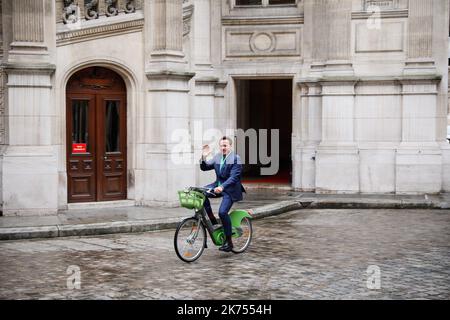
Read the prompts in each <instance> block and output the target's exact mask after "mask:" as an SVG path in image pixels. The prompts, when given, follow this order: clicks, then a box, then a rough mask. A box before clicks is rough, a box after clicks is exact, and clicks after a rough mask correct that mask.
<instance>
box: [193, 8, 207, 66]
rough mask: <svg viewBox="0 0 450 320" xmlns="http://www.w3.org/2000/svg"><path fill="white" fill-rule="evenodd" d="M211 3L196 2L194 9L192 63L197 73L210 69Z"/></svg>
mask: <svg viewBox="0 0 450 320" xmlns="http://www.w3.org/2000/svg"><path fill="white" fill-rule="evenodd" d="M210 18H211V1H210V0H197V1H195V9H194V34H193V35H194V48H195V50H194V61H195V68H196V69H197V70H199V71H203V72H208V71H212V68H211V20H210Z"/></svg>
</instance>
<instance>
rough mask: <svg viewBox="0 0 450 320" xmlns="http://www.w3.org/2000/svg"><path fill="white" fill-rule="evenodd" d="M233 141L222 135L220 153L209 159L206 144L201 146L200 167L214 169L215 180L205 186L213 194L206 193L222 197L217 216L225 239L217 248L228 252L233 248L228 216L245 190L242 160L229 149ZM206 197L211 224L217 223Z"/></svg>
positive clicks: (206, 169) (210, 196) (206, 208)
mask: <svg viewBox="0 0 450 320" xmlns="http://www.w3.org/2000/svg"><path fill="white" fill-rule="evenodd" d="M232 143H233V141H232V140H231V138H229V137H223V138H222V139H221V140H220V141H219V146H220V151H221V152H220V153H218V154H216V155H215V156H214V157H213V158H212V159H211V160H209V161H208V160H206V157H207V156H208V155H209V154H211V150H210V148H209V146H208V145H204V146H203V151H202V159H201V161H200V169H201V170H202V171H209V170H215V172H216V181H215V182H214V183H212V184H209V185H207V186H206V188H208V189H214V193H215V195H208V198H216V197H223V199H222V203H221V204H220V207H219V217H220V220H221V221H222V225H223V228H224V232H225V237H226V241H225V243H224V245H223V246H221V247H220V248H219V250H221V251H224V252H230V251H231V250H232V249H233V242H232V240H231V235H232V232H231V229H232V228H231V220H230V217H229V216H228V211H230V209H231V207H232V206H233V203H234V202H238V201H241V200H242V199H243V197H242V192H245V189H244V187H243V186H242V184H241V173H242V162H241V158H240V157H239V155H237V154H235V153H234V152H233V151H232V150H231V145H232ZM208 198H206V200H205V203H204V207H205V210H206V212H207V214H208V217H209V219H210V220H211V223H212V224H217V220H216V218H215V217H214V214H213V212H212V208H211V203H210V202H209V199H208Z"/></svg>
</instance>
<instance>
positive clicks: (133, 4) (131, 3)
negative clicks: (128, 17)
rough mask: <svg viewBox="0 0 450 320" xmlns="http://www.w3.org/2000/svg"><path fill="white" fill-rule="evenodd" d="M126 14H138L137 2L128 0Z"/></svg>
mask: <svg viewBox="0 0 450 320" xmlns="http://www.w3.org/2000/svg"><path fill="white" fill-rule="evenodd" d="M124 11H125V13H133V12H136V2H135V0H127V2H126V3H125V7H124Z"/></svg>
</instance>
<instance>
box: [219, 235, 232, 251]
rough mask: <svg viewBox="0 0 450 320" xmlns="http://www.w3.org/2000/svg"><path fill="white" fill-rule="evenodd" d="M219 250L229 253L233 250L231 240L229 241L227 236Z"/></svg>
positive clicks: (229, 237)
mask: <svg viewBox="0 0 450 320" xmlns="http://www.w3.org/2000/svg"><path fill="white" fill-rule="evenodd" d="M219 250H220V251H223V252H230V251H231V250H233V240H231V236H227V239H226V240H225V243H224V244H223V246H221V247H220V248H219Z"/></svg>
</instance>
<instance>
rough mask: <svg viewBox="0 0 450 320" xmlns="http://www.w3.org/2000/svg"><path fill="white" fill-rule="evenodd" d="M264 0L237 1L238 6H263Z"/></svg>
mask: <svg viewBox="0 0 450 320" xmlns="http://www.w3.org/2000/svg"><path fill="white" fill-rule="evenodd" d="M261 1H262V0H236V5H237V6H251V5H261Z"/></svg>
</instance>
